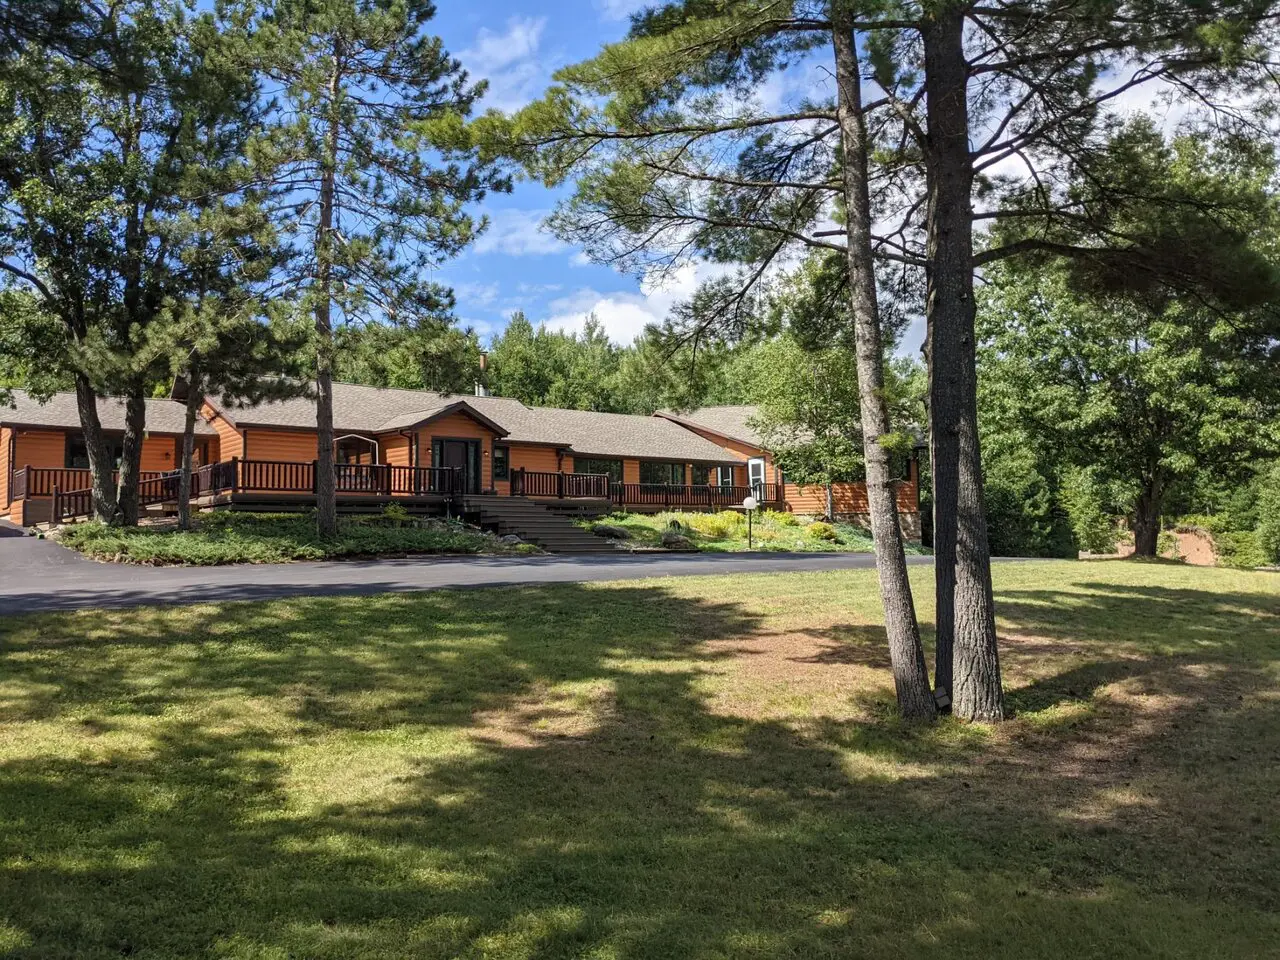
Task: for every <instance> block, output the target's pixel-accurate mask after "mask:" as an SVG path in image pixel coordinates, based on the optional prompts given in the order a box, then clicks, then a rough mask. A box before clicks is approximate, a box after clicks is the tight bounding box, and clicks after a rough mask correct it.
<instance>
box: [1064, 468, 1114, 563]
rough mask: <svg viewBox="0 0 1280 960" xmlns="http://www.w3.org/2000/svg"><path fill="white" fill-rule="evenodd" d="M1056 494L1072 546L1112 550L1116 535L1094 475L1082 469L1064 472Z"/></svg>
mask: <svg viewBox="0 0 1280 960" xmlns="http://www.w3.org/2000/svg"><path fill="white" fill-rule="evenodd" d="M1060 498H1061V500H1062V505H1063V507H1064V508H1065V509H1066V512H1067V519H1068V521H1069V523H1070V526H1071V533H1072V535H1073V536H1074V537H1075V542H1076V546H1077V547H1078V548H1079V549H1081V550H1086V551H1088V552H1089V553H1114V552H1115V549H1116V543H1117V542H1118V541H1119V539H1120V537H1119V535H1118V533H1117V531H1116V524H1115V521H1114V520H1113V519H1112V517H1111V515H1110V514H1109V513H1108V512H1107V510H1106V507H1105V505H1104V502H1103V499H1104V498H1103V493H1102V491H1101V489H1100V488H1099V486H1098V484H1097V483H1096V481H1095V480H1094V478H1093V477H1092V476H1090V474H1089V473H1088V472H1087V471H1084V470H1078V471H1076V472H1074V473H1073V474H1070V475H1068V476H1067V477H1065V478H1064V480H1063V484H1062V490H1061V493H1060Z"/></svg>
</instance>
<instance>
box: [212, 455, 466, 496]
mask: <svg viewBox="0 0 1280 960" xmlns="http://www.w3.org/2000/svg"><path fill="white" fill-rule="evenodd" d="M316 466H317V464H316V461H314V460H313V461H311V462H310V463H305V462H304V463H297V462H292V461H288V460H238V459H232V460H231V461H230V463H224V464H215V465H214V468H215V469H214V470H213V471H211V474H210V477H209V480H208V485H207V486H202V487H201V492H202V493H204V492H207V493H315V492H316ZM333 469H334V484H335V486H336V488H337V492H338V493H367V494H373V495H378V496H387V497H391V496H427V495H438V496H447V497H452V496H456V495H457V494H460V493H462V492H463V483H462V471H461V470H460V469H458V468H457V467H401V466H394V465H392V464H388V463H335V464H334V465H333Z"/></svg>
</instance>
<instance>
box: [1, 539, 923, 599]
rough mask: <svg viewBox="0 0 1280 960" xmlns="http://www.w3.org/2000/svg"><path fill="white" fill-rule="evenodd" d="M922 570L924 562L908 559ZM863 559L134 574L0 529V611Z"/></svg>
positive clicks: (747, 569) (771, 569) (583, 559)
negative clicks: (918, 564) (920, 565)
mask: <svg viewBox="0 0 1280 960" xmlns="http://www.w3.org/2000/svg"><path fill="white" fill-rule="evenodd" d="M909 560H910V562H913V563H930V562H932V560H931V558H929V557H911V558H909ZM874 565H875V562H874V560H873V558H872V557H871V556H870V555H869V554H861V553H843V554H841V553H835V554H832V553H828V554H776V553H772V554H771V553H752V554H745V553H734V554H618V555H617V556H609V555H607V554H605V555H599V554H594V555H587V556H577V557H575V556H548V557H534V558H528V557H519V558H517V557H446V558H439V557H415V558H412V559H404V560H353V561H335V562H327V563H285V564H260V565H243V566H232V567H140V566H127V565H124V564H112V563H98V562H96V561H93V560H86V559H85V558H84V557H82V556H80V555H79V554H77V553H73V552H72V551H70V550H67V549H65V548H63V547H60V546H58V545H57V544H54V543H51V542H49V541H47V540H36V539H34V538H31V537H21V536H16V535H13V528H11V527H10V528H8V529H5V528H3V527H0V614H6V613H9V614H13V613H31V612H39V611H46V610H72V609H76V608H79V607H128V606H138V605H142V604H156V603H195V602H197V601H200V600H267V599H271V598H275V597H295V596H334V595H339V594H356V595H359V594H372V593H386V592H391V591H408V590H437V589H440V588H442V587H492V586H502V585H504V584H522V583H569V582H580V581H586V580H633V579H637V578H639V577H667V576H688V575H693V574H737V573H775V572H781V571H804V570H849V569H862V568H869V567H873V566H874Z"/></svg>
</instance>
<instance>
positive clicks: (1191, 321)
mask: <svg viewBox="0 0 1280 960" xmlns="http://www.w3.org/2000/svg"><path fill="white" fill-rule="evenodd" d="M993 281H994V282H993V284H992V287H991V288H990V289H989V292H987V293H986V294H985V295H984V301H983V313H982V327H981V329H982V332H983V334H984V339H985V340H986V341H987V342H988V343H989V355H988V356H985V357H984V359H983V364H982V369H983V375H984V376H986V377H989V378H991V379H992V380H993V381H996V382H998V383H999V384H1001V386H1002V390H1001V394H1000V399H999V400H998V401H997V407H996V415H997V416H998V417H999V418H1000V419H1001V420H1005V421H1012V422H1015V423H1017V424H1018V425H1019V426H1020V427H1022V428H1023V429H1026V430H1027V431H1028V432H1031V433H1033V434H1035V435H1037V436H1039V437H1041V438H1043V442H1045V443H1054V444H1056V445H1057V446H1058V447H1059V448H1060V449H1061V451H1062V454H1063V456H1064V459H1066V460H1067V461H1068V462H1070V463H1073V464H1075V465H1077V466H1079V467H1082V468H1088V469H1089V470H1091V471H1092V472H1093V473H1094V474H1095V475H1096V478H1097V479H1098V481H1100V482H1102V483H1106V484H1114V485H1119V486H1120V487H1121V489H1122V490H1123V491H1124V499H1125V505H1126V507H1127V511H1128V513H1129V516H1130V519H1131V523H1132V526H1133V530H1134V535H1135V546H1136V552H1137V553H1138V554H1139V555H1142V556H1155V555H1156V550H1157V542H1158V537H1159V533H1160V529H1161V517H1162V515H1163V506H1164V502H1165V498H1166V496H1167V495H1168V493H1169V491H1170V489H1171V488H1172V487H1173V485H1174V484H1175V483H1176V482H1178V481H1180V480H1185V479H1186V478H1189V477H1191V476H1192V475H1193V474H1194V473H1195V472H1196V471H1198V470H1200V469H1202V468H1204V467H1205V466H1206V465H1209V464H1211V465H1212V467H1213V469H1214V470H1215V471H1216V472H1218V473H1219V474H1220V475H1224V476H1225V475H1232V474H1234V475H1237V476H1239V475H1240V474H1241V473H1242V471H1243V470H1244V468H1245V467H1247V465H1248V463H1249V462H1250V460H1251V459H1252V458H1254V457H1257V456H1258V455H1259V454H1261V453H1263V452H1266V451H1270V450H1274V449H1275V448H1276V443H1277V441H1278V440H1280V437H1277V435H1276V434H1275V431H1274V430H1271V429H1267V428H1266V426H1265V425H1266V424H1269V423H1274V422H1275V417H1276V414H1277V412H1280V377H1278V376H1277V375H1278V374H1280V356H1276V355H1275V352H1274V347H1273V344H1274V342H1275V338H1276V337H1277V335H1278V334H1280V328H1278V327H1277V325H1276V322H1275V320H1274V318H1266V317H1263V316H1258V315H1240V314H1235V315H1228V316H1223V315H1222V314H1220V313H1218V312H1216V311H1213V310H1210V309H1207V308H1206V307H1204V306H1203V305H1201V304H1195V303H1185V302H1180V301H1167V302H1164V303H1160V304H1154V303H1151V302H1149V301H1145V302H1135V300H1134V299H1133V298H1129V297H1119V296H1096V295H1095V296H1085V295H1083V293H1082V291H1081V289H1080V288H1079V286H1078V285H1076V284H1074V283H1073V282H1072V279H1071V275H1070V273H1069V272H1068V271H1066V270H1064V269H1062V268H1059V269H1057V270H1055V271H1052V272H1047V271H1046V270H1044V269H1037V270H1035V271H1034V272H1033V273H1032V272H1017V271H1013V270H1008V269H1002V270H999V271H994V274H993Z"/></svg>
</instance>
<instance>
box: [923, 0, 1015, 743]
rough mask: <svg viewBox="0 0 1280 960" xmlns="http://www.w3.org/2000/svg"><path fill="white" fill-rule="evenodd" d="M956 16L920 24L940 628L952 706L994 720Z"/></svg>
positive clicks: (1000, 712) (955, 9) (996, 659)
mask: <svg viewBox="0 0 1280 960" xmlns="http://www.w3.org/2000/svg"><path fill="white" fill-rule="evenodd" d="M964 22H965V17H964V7H962V6H959V5H940V6H939V7H938V8H937V9H936V10H935V12H934V13H933V16H932V17H931V18H928V19H926V21H925V24H924V27H923V29H922V31H921V32H922V39H923V43H924V62H925V97H926V116H927V119H928V127H929V129H928V138H927V151H926V156H927V167H928V176H929V214H928V260H929V277H928V300H927V305H926V312H927V314H928V323H929V336H930V343H929V372H930V377H929V409H930V414H931V420H932V424H931V426H932V430H931V440H932V444H933V458H934V463H933V466H934V475H933V483H934V504H935V512H934V556H935V566H936V568H937V573H936V574H935V575H936V577H937V588H938V634H939V638H940V640H941V644H942V645H943V646H945V645H946V644H947V643H950V644H951V645H952V656H951V663H952V687H951V689H950V691H949V692H950V696H951V701H952V709H953V711H954V712H955V713H956V715H957V716H960V717H962V718H964V719H967V720H1001V719H1003V718H1004V695H1003V692H1002V690H1001V683H1000V656H999V652H998V649H997V646H996V627H995V602H994V600H993V598H992V592H991V557H990V553H989V547H988V545H987V524H986V514H985V510H984V507H983V502H982V462H981V457H980V454H979V448H978V390H977V369H976V346H975V342H974V341H975V334H974V319H975V307H974V298H973V206H972V189H973V160H972V157H971V155H970V152H969V114H968V100H967V92H968V91H967V82H968V64H967V62H966V60H965V55H964ZM952 571H954V572H952Z"/></svg>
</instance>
